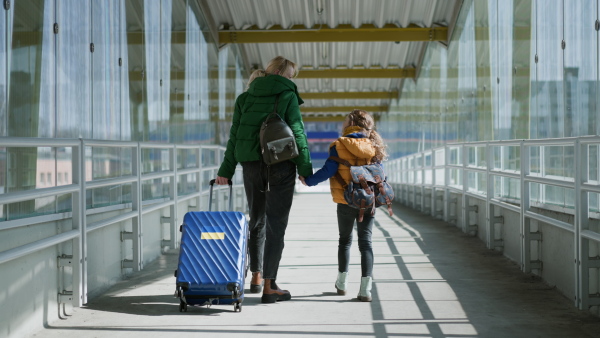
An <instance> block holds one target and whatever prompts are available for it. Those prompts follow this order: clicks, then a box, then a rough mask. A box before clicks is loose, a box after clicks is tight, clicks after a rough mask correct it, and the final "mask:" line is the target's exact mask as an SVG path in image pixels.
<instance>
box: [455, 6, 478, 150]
mask: <svg viewBox="0 0 600 338" xmlns="http://www.w3.org/2000/svg"><path fill="white" fill-rule="evenodd" d="M462 12H464V13H466V14H467V17H466V18H465V19H464V21H463V23H464V27H463V30H462V32H461V35H460V41H459V47H458V87H457V88H458V98H457V109H458V111H457V113H458V119H459V121H458V128H459V129H458V135H459V139H460V141H478V140H479V139H480V137H482V136H483V135H478V133H477V130H478V128H477V126H478V124H479V122H478V121H479V118H480V117H481V116H479V115H478V114H477V111H478V110H477V99H476V94H475V93H476V92H477V58H476V55H477V50H476V48H475V20H474V9H473V6H472V3H470V6H468V8H467V9H464V10H463V11H462Z"/></svg>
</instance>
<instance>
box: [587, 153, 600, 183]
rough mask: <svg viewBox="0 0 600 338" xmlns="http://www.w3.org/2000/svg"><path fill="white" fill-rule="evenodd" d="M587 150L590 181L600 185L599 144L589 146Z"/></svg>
mask: <svg viewBox="0 0 600 338" xmlns="http://www.w3.org/2000/svg"><path fill="white" fill-rule="evenodd" d="M585 150H586V151H587V156H588V169H587V170H588V181H592V182H595V184H598V181H599V180H600V179H599V177H598V166H599V165H600V162H598V157H599V156H598V152H599V151H600V146H598V145H597V144H594V145H589V146H587V147H586V148H585Z"/></svg>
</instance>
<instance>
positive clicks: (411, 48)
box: [204, 0, 462, 116]
mask: <svg viewBox="0 0 600 338" xmlns="http://www.w3.org/2000/svg"><path fill="white" fill-rule="evenodd" d="M204 1H205V7H206V8H208V9H209V11H210V14H209V15H210V16H211V17H212V19H213V20H214V23H215V25H216V26H217V28H218V29H219V31H226V30H229V31H231V30H235V31H242V30H269V29H277V30H284V31H286V32H289V31H291V30H296V31H298V30H307V29H310V30H318V29H327V28H339V27H348V28H353V29H359V28H361V27H365V26H364V25H373V26H374V28H384V27H399V28H407V27H427V28H430V27H438V26H443V27H448V36H449V35H450V34H451V30H452V28H453V25H454V21H455V20H456V16H457V13H458V10H459V9H460V5H461V4H462V0H294V1H291V0H244V1H241V0H204ZM290 36H293V34H291V33H290ZM440 42H441V43H445V42H447V39H445V41H440ZM428 43H429V42H428V41H396V42H394V41H369V42H362V41H354V42H337V41H331V42H321V41H316V42H294V41H290V42H277V43H271V42H269V43H243V44H240V47H241V49H242V50H243V52H244V55H246V57H247V60H246V63H247V64H249V65H251V66H253V67H258V68H264V66H265V65H266V63H267V62H268V61H269V60H270V59H272V58H273V57H275V56H277V55H282V56H284V57H286V58H288V59H290V60H292V61H294V62H296V63H297V64H298V65H299V66H300V73H302V70H303V69H304V70H306V69H340V68H344V69H346V68H349V69H357V68H367V69H371V68H385V69H397V68H402V69H404V68H409V69H411V68H418V67H419V66H420V64H421V59H422V57H423V55H424V49H425V48H426V46H427V44H428ZM416 73H417V74H418V69H417V71H416ZM402 81H403V79H401V78H398V77H394V76H390V77H388V78H368V77H367V78H329V77H327V75H325V77H322V78H317V79H312V78H311V79H303V78H297V79H294V82H295V83H296V84H297V85H298V89H299V91H300V93H301V94H302V93H311V92H317V93H321V92H381V91H384V92H386V91H387V92H393V91H398V90H399V89H400V86H401V84H402ZM390 100H391V99H390V98H383V99H382V98H373V99H368V98H365V99H352V98H342V99H306V100H305V105H304V106H303V107H304V108H309V109H310V111H311V112H312V114H316V115H322V114H320V113H319V112H318V109H319V108H317V107H322V108H324V111H326V112H323V114H325V115H328V116H330V115H336V112H334V111H332V110H335V108H330V107H346V106H357V107H358V106H365V107H380V106H383V107H387V106H388V105H389V103H390ZM325 108H326V109H325ZM339 113H340V114H345V113H347V112H345V111H344V112H339Z"/></svg>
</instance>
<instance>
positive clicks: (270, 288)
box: [260, 278, 292, 303]
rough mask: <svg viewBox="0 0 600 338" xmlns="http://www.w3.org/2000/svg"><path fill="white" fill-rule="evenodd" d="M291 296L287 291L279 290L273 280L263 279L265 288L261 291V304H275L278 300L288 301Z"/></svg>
mask: <svg viewBox="0 0 600 338" xmlns="http://www.w3.org/2000/svg"><path fill="white" fill-rule="evenodd" d="M290 299H292V295H291V294H290V292H289V291H288V290H281V289H280V288H279V287H278V286H277V284H275V280H274V279H266V278H265V288H264V289H263V295H262V298H261V299H260V300H261V302H263V303H275V302H277V301H280V300H290Z"/></svg>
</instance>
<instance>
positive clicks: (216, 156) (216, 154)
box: [208, 148, 223, 210]
mask: <svg viewBox="0 0 600 338" xmlns="http://www.w3.org/2000/svg"><path fill="white" fill-rule="evenodd" d="M219 155H220V149H219V148H215V151H214V153H213V156H214V158H213V161H214V163H215V164H216V163H219V159H220V156H219ZM213 176H214V177H213ZM216 176H217V175H216V173H214V172H212V173H211V176H210V177H209V179H211V180H212V179H213V178H217V177H216ZM220 190H221V189H214V191H213V193H215V194H216V196H214V198H213V199H214V200H215V208H214V209H213V210H223V209H221V198H223V194H221V193H220ZM208 203H212V201H211V200H210V199H209V201H208ZM209 209H210V208H209Z"/></svg>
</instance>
